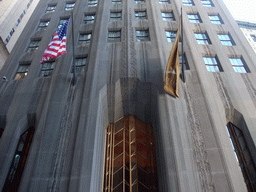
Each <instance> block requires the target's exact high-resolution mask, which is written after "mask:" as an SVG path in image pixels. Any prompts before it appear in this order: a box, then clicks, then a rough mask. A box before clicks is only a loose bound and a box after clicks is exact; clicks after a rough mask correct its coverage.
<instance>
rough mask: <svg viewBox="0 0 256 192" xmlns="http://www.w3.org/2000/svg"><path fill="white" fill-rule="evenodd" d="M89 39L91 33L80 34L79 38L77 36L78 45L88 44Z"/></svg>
mask: <svg viewBox="0 0 256 192" xmlns="http://www.w3.org/2000/svg"><path fill="white" fill-rule="evenodd" d="M91 37H92V34H91V33H86V34H80V36H79V44H90V42H91Z"/></svg>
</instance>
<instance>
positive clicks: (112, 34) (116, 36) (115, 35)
mask: <svg viewBox="0 0 256 192" xmlns="http://www.w3.org/2000/svg"><path fill="white" fill-rule="evenodd" d="M108 41H110V42H113V41H121V30H118V31H108Z"/></svg>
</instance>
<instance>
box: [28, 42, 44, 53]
mask: <svg viewBox="0 0 256 192" xmlns="http://www.w3.org/2000/svg"><path fill="white" fill-rule="evenodd" d="M40 41H41V40H31V41H30V43H29V45H28V51H34V50H36V49H38V46H39V43H40Z"/></svg>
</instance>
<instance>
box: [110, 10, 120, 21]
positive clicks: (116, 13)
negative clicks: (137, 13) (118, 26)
mask: <svg viewBox="0 0 256 192" xmlns="http://www.w3.org/2000/svg"><path fill="white" fill-rule="evenodd" d="M109 20H110V21H120V20H122V12H121V11H113V12H110V19H109Z"/></svg>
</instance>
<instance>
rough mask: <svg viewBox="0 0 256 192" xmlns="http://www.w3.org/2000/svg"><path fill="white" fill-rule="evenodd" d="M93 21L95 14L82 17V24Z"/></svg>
mask: <svg viewBox="0 0 256 192" xmlns="http://www.w3.org/2000/svg"><path fill="white" fill-rule="evenodd" d="M94 20H95V14H94V13H92V14H86V15H84V23H85V24H91V23H94Z"/></svg>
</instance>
